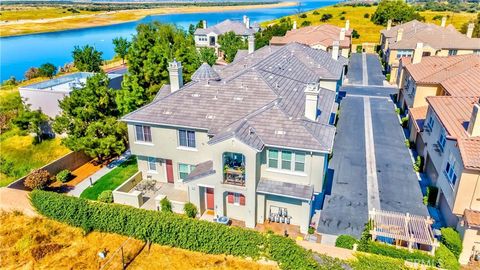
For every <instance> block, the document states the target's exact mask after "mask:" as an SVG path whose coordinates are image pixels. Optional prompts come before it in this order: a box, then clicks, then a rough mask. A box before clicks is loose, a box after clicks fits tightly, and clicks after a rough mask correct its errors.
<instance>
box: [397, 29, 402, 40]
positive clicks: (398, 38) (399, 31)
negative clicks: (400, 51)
mask: <svg viewBox="0 0 480 270" xmlns="http://www.w3.org/2000/svg"><path fill="white" fill-rule="evenodd" d="M402 38H403V28H400V29H398V31H397V42H399V41H400V40H402Z"/></svg>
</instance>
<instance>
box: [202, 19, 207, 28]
mask: <svg viewBox="0 0 480 270" xmlns="http://www.w3.org/2000/svg"><path fill="white" fill-rule="evenodd" d="M205 28H207V20H203V29H205Z"/></svg>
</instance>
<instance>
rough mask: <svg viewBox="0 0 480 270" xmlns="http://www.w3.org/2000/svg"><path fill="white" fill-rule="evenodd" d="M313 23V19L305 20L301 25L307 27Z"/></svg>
mask: <svg viewBox="0 0 480 270" xmlns="http://www.w3.org/2000/svg"><path fill="white" fill-rule="evenodd" d="M311 24H312V22H311V21H303V22H302V24H300V26H302V27H305V26H310V25H311Z"/></svg>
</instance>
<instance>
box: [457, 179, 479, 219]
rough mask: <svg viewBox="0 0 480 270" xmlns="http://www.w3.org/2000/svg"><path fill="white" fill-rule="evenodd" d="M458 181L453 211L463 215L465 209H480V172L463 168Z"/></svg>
mask: <svg viewBox="0 0 480 270" xmlns="http://www.w3.org/2000/svg"><path fill="white" fill-rule="evenodd" d="M457 181H458V187H457V191H456V196H455V200H454V207H453V213H454V214H457V215H463V213H464V211H465V209H470V210H476V211H480V172H475V171H469V170H463V172H462V174H461V176H460V177H459V179H458V180H457Z"/></svg>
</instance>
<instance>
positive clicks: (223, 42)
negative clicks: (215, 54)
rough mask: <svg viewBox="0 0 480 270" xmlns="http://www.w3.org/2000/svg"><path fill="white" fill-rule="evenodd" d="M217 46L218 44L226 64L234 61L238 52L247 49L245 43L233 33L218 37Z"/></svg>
mask: <svg viewBox="0 0 480 270" xmlns="http://www.w3.org/2000/svg"><path fill="white" fill-rule="evenodd" d="M218 44H220V50H221V51H222V52H223V53H224V55H225V61H226V62H227V63H230V62H232V61H233V59H235V55H236V54H237V52H238V50H241V49H246V48H247V42H246V41H245V40H243V38H241V37H239V36H237V35H236V34H235V32H233V31H230V32H227V33H225V34H223V35H220V36H218Z"/></svg>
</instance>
